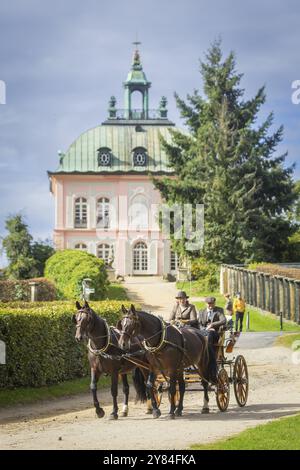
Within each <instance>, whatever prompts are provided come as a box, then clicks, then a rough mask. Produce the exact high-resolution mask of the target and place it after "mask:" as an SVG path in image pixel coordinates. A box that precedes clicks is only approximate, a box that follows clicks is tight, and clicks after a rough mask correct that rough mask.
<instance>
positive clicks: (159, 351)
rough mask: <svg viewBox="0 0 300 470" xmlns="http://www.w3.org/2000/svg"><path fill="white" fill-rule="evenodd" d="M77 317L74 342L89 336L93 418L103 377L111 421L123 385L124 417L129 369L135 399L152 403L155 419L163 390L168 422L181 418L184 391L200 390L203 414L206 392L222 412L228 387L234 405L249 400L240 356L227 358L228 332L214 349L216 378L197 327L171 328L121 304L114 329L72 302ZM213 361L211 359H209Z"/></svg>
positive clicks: (210, 354) (115, 415)
mask: <svg viewBox="0 0 300 470" xmlns="http://www.w3.org/2000/svg"><path fill="white" fill-rule="evenodd" d="M76 307H77V313H76V314H74V315H73V321H74V323H75V324H76V333H75V337H76V339H77V340H78V341H81V340H82V339H83V338H85V337H86V338H88V350H89V356H88V357H89V362H90V366H91V391H92V394H93V401H94V406H95V410H96V414H97V416H98V417H99V418H102V417H103V416H104V410H103V408H101V407H100V404H99V401H98V398H97V382H98V380H99V377H100V376H101V375H102V374H103V373H105V374H109V375H111V379H112V386H111V392H112V397H113V411H112V413H111V415H110V419H117V418H118V404H117V393H118V376H119V375H121V377H122V381H123V393H124V405H123V411H122V416H127V414H128V397H129V384H128V381H127V373H128V372H130V371H134V385H135V388H136V392H137V398H139V399H140V400H141V401H144V400H145V399H146V398H148V399H149V400H150V401H151V412H152V414H153V417H154V418H158V417H159V416H160V415H161V412H160V410H159V406H160V404H161V400H162V396H163V392H164V391H165V390H168V396H169V401H170V411H169V415H168V416H169V418H171V419H174V418H175V416H181V415H182V411H183V399H184V393H185V389H187V390H188V391H189V390H190V391H192V390H197V391H199V390H202V391H203V392H204V393H203V398H204V403H203V408H202V412H203V413H206V412H207V413H208V412H209V407H208V402H209V396H208V392H209V391H214V392H215V394H216V400H217V405H218V407H219V409H220V410H221V411H226V410H227V408H228V405H229V398H230V384H232V385H233V388H234V394H235V397H236V401H237V403H238V405H239V406H245V404H246V402H247V397H248V387H249V382H248V370H247V364H246V361H245V359H244V357H243V356H241V355H238V356H237V357H236V358H235V357H232V358H228V357H227V356H226V354H228V353H231V352H232V344H233V343H234V342H235V340H236V337H235V336H234V334H233V333H232V332H230V336H229V338H227V339H226V337H225V334H226V332H225V331H223V332H222V334H221V336H220V339H219V342H218V344H217V345H215V348H216V351H215V353H216V357H217V374H216V370H215V367H214V370H213V371H212V369H211V366H212V364H214V365H215V362H216V361H215V359H214V352H213V351H212V352H211V351H210V348H209V344H208V342H207V340H206V338H205V336H204V335H203V334H202V332H201V331H200V330H198V329H196V328H182V329H179V328H176V327H174V325H171V324H168V323H166V322H165V321H164V320H163V319H161V318H159V317H157V316H155V315H152V314H150V313H147V312H144V311H141V310H138V311H137V310H135V307H134V305H131V307H130V309H129V310H127V309H126V308H125V307H124V306H122V310H123V313H124V316H123V318H122V320H120V321H119V325H118V326H117V328H116V327H112V326H109V325H108V324H107V322H106V320H104V319H102V318H101V317H99V316H98V315H97V314H96V313H95V312H94V311H93V310H92V309H91V308H90V307H89V305H88V303H87V302H85V303H84V305H83V306H81V305H80V304H79V303H78V302H77V303H76ZM212 358H213V361H212Z"/></svg>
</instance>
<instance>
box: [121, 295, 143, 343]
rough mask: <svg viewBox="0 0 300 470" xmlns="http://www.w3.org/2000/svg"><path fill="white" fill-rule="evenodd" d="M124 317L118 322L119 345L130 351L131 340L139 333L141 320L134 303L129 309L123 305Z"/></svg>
mask: <svg viewBox="0 0 300 470" xmlns="http://www.w3.org/2000/svg"><path fill="white" fill-rule="evenodd" d="M122 313H123V318H122V319H121V320H120V321H119V322H118V329H119V330H120V333H121V334H120V338H119V346H120V348H121V349H124V350H125V351H128V350H129V349H130V345H131V340H132V338H133V337H134V336H137V335H138V334H139V330H140V321H139V317H138V314H137V311H136V310H135V307H134V305H133V304H131V306H130V308H129V309H126V308H125V307H124V305H122Z"/></svg>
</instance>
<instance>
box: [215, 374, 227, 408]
mask: <svg viewBox="0 0 300 470" xmlns="http://www.w3.org/2000/svg"><path fill="white" fill-rule="evenodd" d="M229 398H230V384H229V377H228V374H227V372H226V370H225V369H220V371H219V373H218V383H217V386H216V400H217V405H218V408H219V410H220V411H226V410H227V408H228V405H229Z"/></svg>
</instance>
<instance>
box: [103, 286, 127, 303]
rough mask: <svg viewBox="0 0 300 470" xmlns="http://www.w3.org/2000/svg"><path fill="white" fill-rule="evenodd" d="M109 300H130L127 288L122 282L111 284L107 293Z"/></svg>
mask: <svg viewBox="0 0 300 470" xmlns="http://www.w3.org/2000/svg"><path fill="white" fill-rule="evenodd" d="M107 299H108V300H128V297H127V294H126V290H125V289H124V287H123V286H122V284H114V283H112V284H110V285H109V287H108V293H107Z"/></svg>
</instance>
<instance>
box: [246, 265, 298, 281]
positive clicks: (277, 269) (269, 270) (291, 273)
mask: <svg viewBox="0 0 300 470" xmlns="http://www.w3.org/2000/svg"><path fill="white" fill-rule="evenodd" d="M248 269H253V270H255V271H258V272H260V273H265V274H271V275H272V276H283V277H288V278H290V279H296V280H299V279H300V269H299V268H289V267H284V266H280V265H278V264H271V263H256V264H255V263H252V264H250V265H249V266H248Z"/></svg>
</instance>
